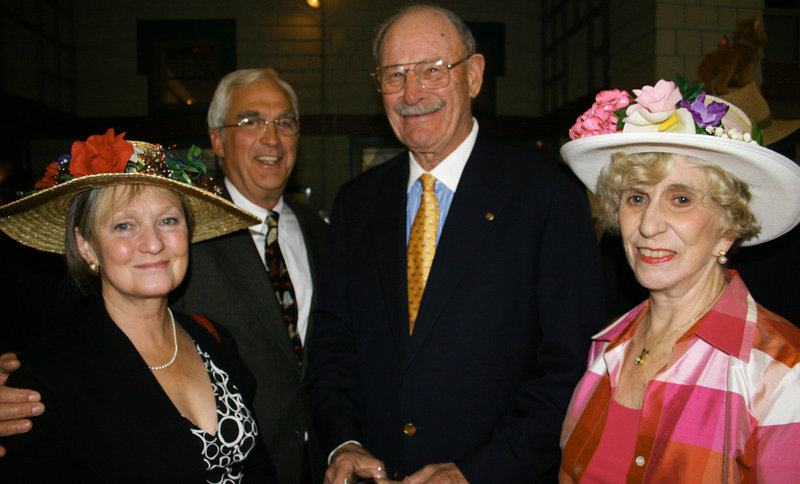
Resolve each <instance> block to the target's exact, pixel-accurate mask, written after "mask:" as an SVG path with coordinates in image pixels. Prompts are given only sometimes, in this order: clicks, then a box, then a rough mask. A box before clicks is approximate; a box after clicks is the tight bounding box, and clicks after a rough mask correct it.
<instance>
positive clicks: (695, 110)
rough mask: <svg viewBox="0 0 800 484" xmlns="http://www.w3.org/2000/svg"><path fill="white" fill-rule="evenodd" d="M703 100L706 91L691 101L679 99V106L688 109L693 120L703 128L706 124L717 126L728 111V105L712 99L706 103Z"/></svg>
mask: <svg viewBox="0 0 800 484" xmlns="http://www.w3.org/2000/svg"><path fill="white" fill-rule="evenodd" d="M705 100H706V93H705V92H701V93H700V95H698V96H697V98H696V99H695V100H694V102H692V103H690V102H689V101H686V100H682V101H681V107H682V108H685V109H688V110H689V112H691V113H692V118H694V122H695V123H697V124H698V125H700V127H701V128H703V129H705V128H706V127H708V126H717V125H718V124H719V123H720V121H722V118H723V117H724V116H725V113H727V112H728V106H726V105H725V104H724V103H720V102H717V101H712V102H710V103H709V104H706V103H705Z"/></svg>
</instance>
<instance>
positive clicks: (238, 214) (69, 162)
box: [0, 129, 261, 254]
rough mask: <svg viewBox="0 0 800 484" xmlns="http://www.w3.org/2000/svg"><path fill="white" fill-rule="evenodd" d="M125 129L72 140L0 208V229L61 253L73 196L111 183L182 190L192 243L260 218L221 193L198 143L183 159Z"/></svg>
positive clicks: (241, 226)
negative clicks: (24, 191)
mask: <svg viewBox="0 0 800 484" xmlns="http://www.w3.org/2000/svg"><path fill="white" fill-rule="evenodd" d="M124 134H125V133H122V134H120V135H117V136H115V135H114V130H113V129H109V130H108V131H107V132H106V133H105V134H104V135H94V136H91V137H89V139H88V140H87V141H85V142H83V141H76V142H75V143H73V145H72V153H71V155H64V156H62V157H61V158H59V160H58V161H55V162H53V163H52V164H50V165H49V166H48V167H47V172H46V174H45V177H44V178H43V179H42V180H41V181H39V182H38V183H37V184H36V187H35V188H36V189H35V191H34V192H33V193H31V194H28V195H27V196H25V197H23V198H21V199H19V200H17V201H14V202H12V203H9V204H6V205H3V206H2V207H0V230H2V231H3V232H5V233H6V234H8V235H9V236H10V237H12V238H14V239H16V240H17V241H18V242H20V243H22V244H25V245H27V246H30V247H33V248H34V249H39V250H43V251H46V252H55V253H59V254H63V253H64V236H65V232H66V218H67V212H68V210H69V204H70V201H71V200H72V198H73V197H74V196H75V195H77V194H79V193H81V192H85V191H87V190H92V189H94V188H102V187H108V186H113V185H150V186H155V187H160V188H166V189H168V190H172V191H173V192H176V193H179V194H181V195H183V196H184V197H185V199H186V201H187V202H188V203H189V206H190V207H191V209H192V214H193V216H194V222H195V227H194V231H193V233H192V240H191V241H192V242H200V241H202V240H206V239H210V238H213V237H217V236H220V235H224V234H227V233H229V232H233V231H236V230H239V229H243V228H245V227H249V226H250V225H255V224H257V223H260V222H261V220H260V219H259V218H258V217H256V216H255V215H253V214H251V213H250V212H247V211H245V210H242V209H241V208H239V207H237V206H236V205H234V204H233V203H231V202H229V201H227V200H225V199H224V198H222V197H220V196H219V193H221V190H220V188H219V187H216V185H214V182H213V180H212V179H211V177H208V176H206V175H205V171H206V166H205V164H204V163H203V161H202V159H201V158H200V157H199V151H200V150H199V148H196V147H192V148H191V149H190V150H189V156H188V160H187V159H184V158H182V157H180V156H179V155H177V154H175V153H171V152H169V151H167V150H165V149H164V148H163V147H162V146H160V145H154V144H150V143H145V142H140V141H126V140H124V139H123V136H124Z"/></svg>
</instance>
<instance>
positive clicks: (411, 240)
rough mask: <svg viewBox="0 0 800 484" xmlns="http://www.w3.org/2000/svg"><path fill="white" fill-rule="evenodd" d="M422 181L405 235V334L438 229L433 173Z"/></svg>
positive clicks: (414, 317)
mask: <svg viewBox="0 0 800 484" xmlns="http://www.w3.org/2000/svg"><path fill="white" fill-rule="evenodd" d="M419 181H420V182H421V183H422V199H421V200H420V204H419V210H417V215H416V216H415V217H414V223H413V225H411V234H410V235H409V237H408V252H407V255H406V257H407V259H408V267H407V269H406V270H407V276H408V334H412V333H414V323H415V322H416V320H417V313H418V312H419V301H420V299H422V292H423V291H424V290H425V282H427V280H428V274H429V273H430V271H431V264H432V263H433V256H434V254H435V253H436V231H437V230H438V228H439V202H437V201H436V194H435V192H434V189H433V187H434V184H435V183H436V178H434V177H433V175H429V174H427V173H426V174H424V175H422V176H420V177H419Z"/></svg>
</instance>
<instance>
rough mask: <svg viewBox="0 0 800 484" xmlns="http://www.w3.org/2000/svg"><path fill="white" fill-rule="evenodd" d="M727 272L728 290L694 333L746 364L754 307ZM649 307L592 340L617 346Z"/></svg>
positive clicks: (636, 310) (736, 278) (735, 274)
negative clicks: (619, 339) (620, 339)
mask: <svg viewBox="0 0 800 484" xmlns="http://www.w3.org/2000/svg"><path fill="white" fill-rule="evenodd" d="M727 272H728V277H729V278H730V282H729V283H728V287H726V288H725V291H723V292H722V295H721V296H720V297H719V299H718V300H717V302H716V303H715V304H714V306H713V307H712V308H711V309H710V310H709V311H708V313H706V315H705V316H703V318H702V319H701V320H700V325H699V326H698V327H697V329H696V330H695V331H694V334H696V335H697V337H698V338H701V339H703V340H704V341H705V342H707V343H708V344H710V345H711V346H713V347H715V348H716V349H718V350H720V351H722V352H724V353H727V354H729V355H731V356H734V357H736V358H739V359H740V360H743V361H745V362H747V361H749V359H750V351H751V349H752V347H753V343H754V341H755V333H756V319H757V307H756V304H755V301H754V300H753V298H752V296H750V292H749V291H748V290H747V287H746V286H745V285H744V281H742V278H741V277H740V276H739V273H738V272H736V271H734V270H728V271H727ZM649 307H650V303H649V301H645V302H643V303H641V304H640V305H638V306H636V307H635V308H634V309H632V310H631V311H629V312H628V313H627V314H625V315H623V316H621V317H620V318H618V319H617V320H616V321H615V322H614V323H612V324H611V325H609V326H608V327H607V328H605V329H604V330H602V331H601V332H599V333H597V334H596V335H594V336H592V339H593V340H597V341H610V342H612V346H614V345H616V344H618V343H619V342H618V341H617V339H618V338H620V337H621V336H623V335H624V334H625V331H626V330H627V328H628V326H629V325H630V323H631V322H633V320H634V319H636V316H638V315H639V313H640V312H641V311H644V310H648V309H649ZM688 336H692V334H689V335H687V337H688Z"/></svg>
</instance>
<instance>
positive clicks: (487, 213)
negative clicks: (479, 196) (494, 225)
mask: <svg viewBox="0 0 800 484" xmlns="http://www.w3.org/2000/svg"><path fill="white" fill-rule="evenodd" d="M485 217H486V220H488V221H489V222H491V221H492V220H494V214H493V213H492V212H486V215H485Z"/></svg>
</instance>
